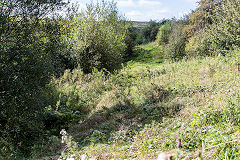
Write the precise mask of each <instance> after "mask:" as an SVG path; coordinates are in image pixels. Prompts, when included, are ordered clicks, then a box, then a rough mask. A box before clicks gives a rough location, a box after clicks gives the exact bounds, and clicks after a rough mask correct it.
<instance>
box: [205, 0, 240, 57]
mask: <svg viewBox="0 0 240 160" xmlns="http://www.w3.org/2000/svg"><path fill="white" fill-rule="evenodd" d="M239 5H240V1H239V0H226V1H224V2H222V3H221V5H219V6H218V7H216V8H215V10H214V13H215V15H216V16H215V18H214V20H213V22H214V23H213V25H211V26H210V28H209V32H208V34H210V38H209V40H210V41H211V42H212V43H211V46H210V49H211V50H212V51H215V53H217V54H222V55H226V54H228V53H229V51H231V50H234V49H235V48H236V47H239V46H240V41H239V38H240V37H239V35H240V34H239V33H240V31H239V25H240V21H239V16H240V9H239Z"/></svg>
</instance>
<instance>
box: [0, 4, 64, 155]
mask: <svg viewBox="0 0 240 160" xmlns="http://www.w3.org/2000/svg"><path fill="white" fill-rule="evenodd" d="M63 5H64V3H62V2H61V0H58V1H52V0H50V1H47V2H46V1H41V0H34V1H20V0H16V1H15V0H9V1H1V2H0V17H1V18H0V41H1V43H0V107H1V112H0V134H1V137H3V138H1V139H0V148H1V149H0V152H1V154H0V159H15V158H16V157H14V156H15V154H14V153H16V152H17V151H19V150H21V151H25V152H24V153H25V154H26V153H29V147H30V146H31V145H32V144H34V142H35V140H36V139H37V138H38V137H39V136H40V135H42V133H43V129H44V123H43V117H44V116H43V115H44V111H43V110H44V108H45V107H46V106H47V105H48V103H49V102H47V101H46V93H45V90H46V85H47V84H48V83H49V81H50V79H51V76H52V75H54V74H55V75H60V73H61V71H62V68H63V67H62V65H61V63H60V61H59V59H58V58H59V54H60V53H61V51H63V48H64V47H65V45H64V44H63V43H62V41H61V36H62V33H61V32H60V28H61V24H60V23H59V21H57V19H56V17H55V16H54V13H56V12H55V11H57V8H59V7H60V6H63ZM50 14H51V18H46V17H47V16H50Z"/></svg>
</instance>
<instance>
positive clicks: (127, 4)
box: [117, 0, 169, 21]
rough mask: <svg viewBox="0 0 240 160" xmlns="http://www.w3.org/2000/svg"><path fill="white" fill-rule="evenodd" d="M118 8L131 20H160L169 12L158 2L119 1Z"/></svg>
mask: <svg viewBox="0 0 240 160" xmlns="http://www.w3.org/2000/svg"><path fill="white" fill-rule="evenodd" d="M117 3H118V6H119V8H120V9H121V10H123V11H124V12H125V16H126V17H128V18H129V19H131V20H139V21H140V20H141V21H148V20H150V19H152V20H160V19H162V18H163V17H164V16H163V15H164V14H166V13H168V12H169V10H168V9H167V8H165V7H163V6H162V3H161V2H159V1H156V0H136V1H134V0H119V1H117Z"/></svg>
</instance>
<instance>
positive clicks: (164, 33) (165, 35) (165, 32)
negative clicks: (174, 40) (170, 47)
mask: <svg viewBox="0 0 240 160" xmlns="http://www.w3.org/2000/svg"><path fill="white" fill-rule="evenodd" d="M170 33H171V25H170V23H166V24H164V25H162V26H161V27H160V28H159V31H158V34H157V37H156V43H157V44H158V45H166V44H167V43H168V41H169V36H170Z"/></svg>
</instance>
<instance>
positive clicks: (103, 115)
mask: <svg viewBox="0 0 240 160" xmlns="http://www.w3.org/2000/svg"><path fill="white" fill-rule="evenodd" d="M138 48H141V49H142V50H144V52H143V53H142V52H141V54H140V56H139V57H136V58H135V59H134V60H133V61H132V62H129V63H128V64H127V66H126V67H124V68H123V69H122V70H121V71H119V72H118V73H116V74H112V75H108V76H106V75H104V74H102V72H98V71H96V72H95V73H93V74H92V75H85V76H84V75H82V74H81V73H80V72H79V71H77V70H75V71H73V72H72V73H70V72H66V74H65V75H64V76H63V77H62V78H60V79H57V80H55V81H54V84H56V86H57V88H58V91H59V92H61V93H62V95H65V97H68V99H70V100H69V101H68V105H69V106H74V105H72V104H76V101H77V102H79V101H81V103H78V105H75V108H77V109H82V108H81V107H84V106H85V107H86V106H91V112H90V113H89V114H88V116H86V117H85V118H84V119H83V120H81V121H79V123H78V124H77V125H72V126H69V128H70V129H69V130H68V132H69V135H71V136H72V137H73V140H72V141H74V142H77V143H78V149H77V150H76V151H75V154H76V155H82V154H86V155H88V157H89V159H104V160H108V159H109V160H110V159H152V160H154V159H157V155H158V153H160V152H167V153H171V154H173V159H194V158H197V152H199V151H201V152H202V157H203V159H239V153H240V144H239V138H240V127H239V124H240V91H239V88H240V83H239V82H240V76H239V72H238V70H237V66H236V65H235V61H234V59H232V58H228V57H204V58H194V59H185V60H182V61H179V62H170V61H168V60H165V61H164V62H162V63H158V59H157V58H156V57H161V56H162V52H161V49H160V48H158V47H155V46H154V44H148V45H144V46H139V47H138ZM145 54H147V55H145ZM77 73H78V75H77ZM73 85H74V86H75V87H74V88H72V86H73ZM86 92H87V93H86ZM76 97H77V98H76ZM86 98H87V101H83V99H86ZM76 99H77V100H76ZM65 101H66V100H65ZM80 106H81V107H80ZM77 109H76V110H77ZM179 138H180V139H181V140H182V147H181V148H177V146H176V144H177V142H176V141H177V139H179Z"/></svg>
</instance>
